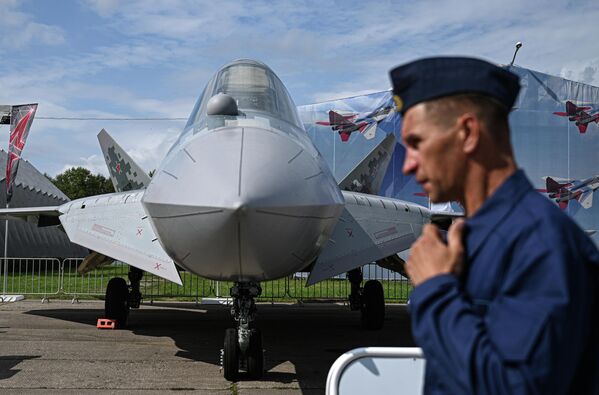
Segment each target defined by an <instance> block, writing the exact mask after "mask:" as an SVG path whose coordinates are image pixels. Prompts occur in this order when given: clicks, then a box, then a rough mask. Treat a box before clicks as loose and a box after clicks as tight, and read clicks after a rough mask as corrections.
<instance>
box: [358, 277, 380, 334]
mask: <svg viewBox="0 0 599 395" xmlns="http://www.w3.org/2000/svg"><path fill="white" fill-rule="evenodd" d="M361 318H362V327H363V328H364V329H371V330H377V329H381V328H382V327H383V322H384V321H385V293H384V292H383V285H382V284H381V283H380V282H379V281H377V280H368V281H366V284H364V292H363V294H362V317H361Z"/></svg>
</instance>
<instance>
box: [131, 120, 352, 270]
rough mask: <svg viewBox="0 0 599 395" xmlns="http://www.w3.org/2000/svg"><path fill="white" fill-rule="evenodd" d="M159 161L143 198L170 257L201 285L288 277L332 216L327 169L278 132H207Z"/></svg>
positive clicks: (336, 201)
mask: <svg viewBox="0 0 599 395" xmlns="http://www.w3.org/2000/svg"><path fill="white" fill-rule="evenodd" d="M168 159H169V160H167V161H166V163H164V164H163V165H162V166H161V167H160V170H159V172H158V174H157V175H156V176H155V177H154V178H153V179H152V182H151V183H150V186H149V187H148V189H147V190H146V193H145V195H144V197H143V200H142V201H143V203H144V205H145V207H146V210H147V212H148V214H149V215H150V218H151V219H152V222H153V224H154V227H155V229H156V233H157V234H158V236H159V238H160V241H161V242H162V245H163V246H164V248H165V250H166V251H167V252H168V253H169V255H170V256H171V257H173V259H175V261H177V263H179V264H180V265H181V266H183V267H185V268H186V269H188V270H190V271H192V272H194V273H197V274H199V275H202V276H204V277H207V278H211V279H215V280H234V279H238V280H243V281H250V280H253V281H261V280H269V279H274V278H278V277H282V276H285V275H289V274H291V273H294V272H296V271H298V270H300V269H302V268H304V267H305V266H307V265H308V264H309V263H310V261H311V260H312V259H314V257H315V256H316V255H317V254H318V252H319V250H320V248H321V247H322V245H323V242H324V241H325V240H327V239H328V235H329V234H330V231H331V230H332V227H333V226H334V224H335V222H336V220H337V217H338V215H339V213H340V212H341V208H342V204H343V200H342V196H341V193H340V192H339V189H338V187H337V185H336V183H335V180H334V179H333V177H332V175H331V174H330V172H329V171H328V169H326V168H323V166H322V162H320V161H319V160H318V158H316V157H314V156H312V155H310V154H309V150H308V149H307V148H306V147H305V146H304V145H302V144H301V140H299V139H292V138H290V137H289V136H288V135H286V134H284V133H282V132H280V131H277V130H267V129H263V128H250V127H246V128H240V127H227V128H222V129H216V130H214V131H210V132H208V133H203V134H198V135H197V136H195V138H194V139H192V140H190V141H189V142H188V143H187V144H185V146H183V147H180V148H178V152H177V151H175V152H173V154H172V155H170V156H169V158H168ZM172 191H177V193H172Z"/></svg>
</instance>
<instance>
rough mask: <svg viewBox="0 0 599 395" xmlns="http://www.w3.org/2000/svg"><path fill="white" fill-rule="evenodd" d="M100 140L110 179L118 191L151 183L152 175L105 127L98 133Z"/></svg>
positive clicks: (141, 187)
mask: <svg viewBox="0 0 599 395" xmlns="http://www.w3.org/2000/svg"><path fill="white" fill-rule="evenodd" d="M98 141H99V142H100V147H101V148H102V154H103V155H104V160H105V161H106V166H108V172H109V173H110V180H111V181H112V185H114V189H115V190H116V191H117V192H125V191H131V190H135V189H143V188H146V187H147V186H148V184H149V183H150V177H149V176H148V174H147V173H146V172H145V171H143V170H142V168H141V167H139V165H138V164H137V163H135V162H134V161H133V159H131V157H130V156H129V155H128V154H127V153H126V152H125V150H123V149H122V148H121V147H120V146H119V145H118V144H117V143H116V141H114V139H113V138H112V137H111V136H110V135H109V134H108V132H107V131H106V130H104V129H102V130H101V131H100V133H98Z"/></svg>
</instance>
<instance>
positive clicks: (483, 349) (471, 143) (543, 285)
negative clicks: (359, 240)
mask: <svg viewBox="0 0 599 395" xmlns="http://www.w3.org/2000/svg"><path fill="white" fill-rule="evenodd" d="M390 74H391V80H392V83H393V93H394V98H395V101H396V104H397V107H398V111H399V112H400V113H401V114H402V116H403V119H402V140H403V143H404V146H405V148H406V157H405V162H404V165H403V171H404V173H406V174H414V176H415V178H416V181H418V182H419V183H420V184H422V187H423V188H424V190H425V191H426V192H427V193H428V195H429V197H430V199H431V201H432V202H443V201H449V200H456V201H459V202H460V203H461V204H462V205H463V206H464V208H465V210H466V220H465V221H458V222H456V223H454V224H453V225H452V227H451V228H450V229H449V232H448V235H447V243H445V242H444V241H443V238H442V236H441V234H440V233H439V231H438V230H437V228H436V227H434V226H432V225H428V226H426V227H425V229H424V230H423V233H422V236H421V237H420V238H419V239H418V240H417V241H416V243H415V244H414V245H413V247H412V250H411V254H410V258H409V260H408V262H407V264H406V270H407V272H408V274H409V275H410V278H411V281H412V283H413V284H414V286H415V289H414V291H413V292H412V295H411V297H410V311H411V317H412V331H413V335H414V338H415V340H416V342H417V344H419V345H420V346H421V347H422V349H423V351H424V354H425V356H426V360H427V367H426V375H425V392H426V393H448V394H529V393H531V394H565V393H573V394H574V393H576V394H587V393H599V385H598V382H599V362H598V361H599V331H598V317H599V305H598V300H599V298H598V283H599V280H598V279H599V275H598V272H599V252H598V251H597V248H596V247H595V245H594V244H593V242H592V241H591V240H590V239H589V238H588V236H587V235H586V234H585V233H584V232H583V231H582V230H581V229H580V228H579V227H578V226H577V225H576V224H575V223H574V222H573V221H572V220H571V219H570V218H569V217H568V216H567V215H566V214H564V213H563V212H562V211H561V210H560V209H559V208H557V206H556V205H555V204H553V202H551V201H550V200H549V199H547V198H545V197H544V196H542V195H541V194H539V193H537V192H536V191H535V190H534V188H533V187H532V185H531V184H530V182H529V181H528V179H527V178H526V176H525V174H524V173H523V172H522V170H519V169H518V167H517V165H516V162H515V160H514V155H513V151H512V147H511V143H510V137H509V125H508V114H509V111H510V109H511V108H512V106H513V104H514V101H515V100H516V97H517V95H518V91H519V89H520V86H519V81H518V77H517V76H516V75H515V74H513V73H511V72H509V71H508V70H506V69H503V68H500V67H498V66H495V65H492V64H490V63H487V62H485V61H482V60H477V59H472V58H449V57H448V58H429V59H422V60H418V61H415V62H411V63H408V64H405V65H402V66H399V67H397V68H395V69H393V70H391V72H390Z"/></svg>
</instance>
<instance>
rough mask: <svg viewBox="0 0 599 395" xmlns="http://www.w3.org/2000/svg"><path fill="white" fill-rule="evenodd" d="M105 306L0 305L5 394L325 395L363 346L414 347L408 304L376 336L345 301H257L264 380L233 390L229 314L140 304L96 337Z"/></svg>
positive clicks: (393, 311) (219, 309) (392, 309)
mask: <svg viewBox="0 0 599 395" xmlns="http://www.w3.org/2000/svg"><path fill="white" fill-rule="evenodd" d="M103 308H104V304H103V302H102V301H82V302H81V303H78V304H71V303H70V301H55V300H52V301H50V303H44V304H42V303H41V302H40V301H39V300H24V301H20V302H16V303H7V304H0V394H8V393H18V394H38V393H40V394H41V393H60V394H80V393H92V394H104V393H109V394H115V393H116V394H119V393H123V394H125V393H127V394H136V393H139V394H141V393H144V394H145V393H170V392H172V393H175V392H176V393H177V394H181V393H188V392H189V393H210V394H267V395H269V394H300V393H304V394H321V393H324V388H325V382H326V377H327V373H328V370H329V367H330V366H331V364H332V363H333V362H334V361H335V359H337V357H339V356H340V355H341V354H342V353H344V352H346V351H349V350H351V349H353V348H356V347H365V346H392V347H412V346H414V344H413V341H412V337H411V334H410V323H409V316H408V313H407V310H406V307H405V306H402V305H388V306H387V315H386V319H385V326H384V328H383V329H382V330H380V331H367V330H363V329H361V328H360V315H359V313H358V312H352V311H349V308H348V307H347V306H343V305H340V304H312V303H311V304H303V305H302V304H259V305H258V327H259V328H261V329H262V332H263V336H264V348H265V349H266V360H265V368H266V370H267V372H266V373H265V375H264V377H263V379H262V380H259V381H251V380H243V379H241V380H240V381H238V382H236V383H231V382H228V381H226V380H225V379H224V378H223V375H222V372H221V370H220V365H219V355H220V349H221V348H222V344H223V338H224V332H225V329H226V328H228V327H232V326H233V320H232V319H231V316H230V313H229V309H228V308H227V307H226V306H219V305H208V306H204V305H196V304H194V303H158V302H155V303H154V304H153V305H149V304H144V305H142V306H141V308H140V309H139V310H134V311H132V313H131V315H130V318H129V325H128V328H127V329H124V330H99V329H97V328H96V320H97V318H99V317H102V313H103Z"/></svg>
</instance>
